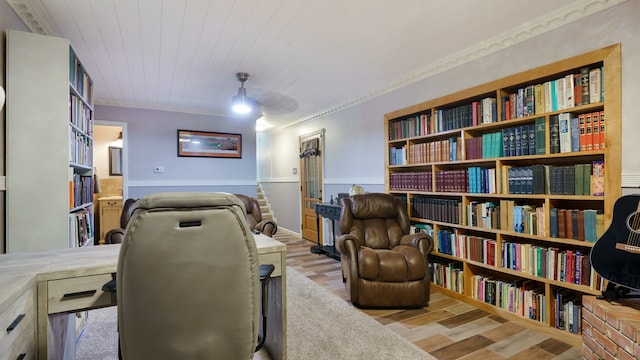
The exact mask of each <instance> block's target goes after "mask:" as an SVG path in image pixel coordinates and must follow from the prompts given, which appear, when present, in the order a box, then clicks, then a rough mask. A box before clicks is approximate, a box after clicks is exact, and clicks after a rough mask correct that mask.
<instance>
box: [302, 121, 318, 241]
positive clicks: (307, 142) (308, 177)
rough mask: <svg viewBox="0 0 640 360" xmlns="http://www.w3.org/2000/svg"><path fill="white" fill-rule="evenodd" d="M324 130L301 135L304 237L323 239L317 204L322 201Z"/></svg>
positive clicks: (311, 239)
mask: <svg viewBox="0 0 640 360" xmlns="http://www.w3.org/2000/svg"><path fill="white" fill-rule="evenodd" d="M323 140H324V130H319V131H316V132H314V133H311V134H307V135H303V136H300V191H301V199H302V221H301V223H302V238H303V239H307V240H310V241H313V242H318V239H322V227H320V228H318V224H317V220H316V211H315V206H316V204H318V203H322V168H323V166H322V149H323Z"/></svg>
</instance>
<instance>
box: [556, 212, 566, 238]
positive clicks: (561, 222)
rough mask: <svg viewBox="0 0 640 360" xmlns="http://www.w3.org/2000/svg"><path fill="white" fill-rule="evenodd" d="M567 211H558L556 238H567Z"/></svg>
mask: <svg viewBox="0 0 640 360" xmlns="http://www.w3.org/2000/svg"><path fill="white" fill-rule="evenodd" d="M566 217H567V210H565V209H558V237H560V238H565V237H567V233H566V231H567V228H566V226H567V220H566Z"/></svg>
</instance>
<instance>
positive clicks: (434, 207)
mask: <svg viewBox="0 0 640 360" xmlns="http://www.w3.org/2000/svg"><path fill="white" fill-rule="evenodd" d="M461 208H462V204H461V202H460V201H459V200H454V199H438V198H428V197H422V196H414V197H412V198H411V211H410V214H411V216H412V217H415V218H420V219H429V220H433V221H440V222H446V223H449V224H459V221H460V218H461V217H460V212H461Z"/></svg>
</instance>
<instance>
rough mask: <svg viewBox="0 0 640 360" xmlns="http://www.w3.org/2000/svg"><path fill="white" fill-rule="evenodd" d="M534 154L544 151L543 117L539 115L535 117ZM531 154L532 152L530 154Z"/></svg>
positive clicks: (541, 153)
mask: <svg viewBox="0 0 640 360" xmlns="http://www.w3.org/2000/svg"><path fill="white" fill-rule="evenodd" d="M535 124H536V125H535V126H536V155H544V154H546V151H545V145H546V142H545V136H544V126H545V120H544V118H543V117H539V118H537V119H536V123H535ZM532 155H533V154H532Z"/></svg>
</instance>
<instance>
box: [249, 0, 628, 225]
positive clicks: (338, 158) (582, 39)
mask: <svg viewBox="0 0 640 360" xmlns="http://www.w3.org/2000/svg"><path fill="white" fill-rule="evenodd" d="M639 15H640V1H637V0H631V1H627V2H624V3H622V4H620V5H618V6H615V7H612V8H610V9H608V10H605V11H603V12H600V13H597V14H595V15H592V16H590V17H587V18H584V19H582V20H579V21H576V22H573V23H570V24H567V25H565V26H562V27H559V28H557V29H555V30H552V31H549V32H546V33H543V34H541V35H539V36H537V37H534V38H531V39H528V40H525V41H523V42H520V43H517V44H515V45H513V46H511V47H508V48H506V49H502V50H499V51H497V52H495V53H491V54H489V55H487V56H484V57H481V58H477V59H476V60H474V61H471V62H468V63H465V64H462V65H460V66H458V67H455V68H452V69H450V70H447V71H445V72H440V73H436V74H435V75H433V76H430V77H428V78H426V79H423V80H420V81H418V82H415V83H413V84H411V85H408V86H405V87H403V88H400V89H397V90H394V91H392V92H389V93H386V94H383V95H381V96H378V97H376V98H373V99H370V100H368V101H366V102H362V103H360V104H357V105H355V106H352V107H350V108H347V109H343V110H340V111H337V112H334V113H330V114H328V115H325V116H323V117H321V118H318V119H315V120H313V121H308V122H306V123H304V124H302V125H300V126H297V127H292V128H289V129H287V130H286V131H282V132H278V133H273V134H270V135H269V136H270V137H271V139H270V141H268V140H263V141H261V143H260V144H259V145H260V147H259V149H258V152H259V153H263V152H268V153H270V154H271V156H270V157H266V156H265V157H262V156H260V160H261V161H262V160H264V161H269V159H270V160H271V164H260V168H261V169H270V173H269V174H268V175H267V174H263V173H260V181H261V183H263V187H264V188H266V189H269V191H268V192H267V194H266V195H267V196H268V198H269V200H270V202H271V205H272V208H273V210H274V213H275V214H276V216H277V218H278V222H279V224H280V225H281V226H283V227H285V228H288V229H290V230H293V231H299V230H300V205H299V201H298V203H297V204H294V203H293V201H292V200H289V199H291V194H298V196H299V186H300V185H299V183H298V182H289V181H286V182H283V181H282V180H283V179H290V177H291V175H290V171H291V168H292V167H296V166H298V163H299V159H298V157H297V156H298V152H297V147H298V136H300V135H302V134H306V133H310V132H313V131H316V130H319V129H322V128H324V129H325V130H326V131H325V134H326V136H325V152H324V156H323V160H324V163H325V168H324V173H323V176H324V179H325V191H324V194H325V195H326V198H327V199H328V195H329V194H331V193H337V192H338V190H339V189H342V191H345V190H348V188H349V185H350V184H351V183H357V184H360V185H363V187H364V188H365V190H367V191H378V189H379V190H380V191H383V190H384V151H385V150H384V142H385V136H384V134H383V128H384V127H383V117H384V114H386V113H389V112H391V111H394V110H397V109H401V108H404V107H407V106H410V105H414V104H417V103H420V102H423V101H426V100H429V99H433V98H437V97H440V96H444V95H447V94H450V93H453V92H456V91H460V90H463V89H466V88H470V87H473V86H475V85H479V84H483V83H486V82H489V81H492V80H496V79H499V78H502V77H505V76H508V75H511V74H514V73H519V72H522V71H525V70H528V69H531V68H534V67H537V66H541V65H544V64H548V63H551V62H555V61H558V60H562V59H565V58H568V57H571V56H574V55H579V54H581V53H585V52H588V51H591V50H595V49H599V48H602V47H605V46H608V45H611V44H615V43H622V78H623V81H622V94H623V95H622V120H623V140H622V152H623V159H622V182H623V186H625V187H638V186H640V156H637V151H636V150H635V143H634V140H635V137H637V134H640V122H638V119H639V118H640V107H639V106H637V105H636V101H635V100H637V99H638V98H640V71H638V68H639V66H640V41H638V39H640V22H639V21H638V18H639ZM417 46H419V45H417ZM399 56H401V55H399ZM407 56H411V54H407ZM429 62H430V59H425V64H428V63H429ZM276 162H277V163H276ZM270 184H273V185H270ZM627 192H628V191H627ZM287 195H288V196H287ZM292 207H295V208H297V212H295V213H294V212H293V211H291V208H292ZM283 214H286V215H287V216H286V217H285V216H283Z"/></svg>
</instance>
